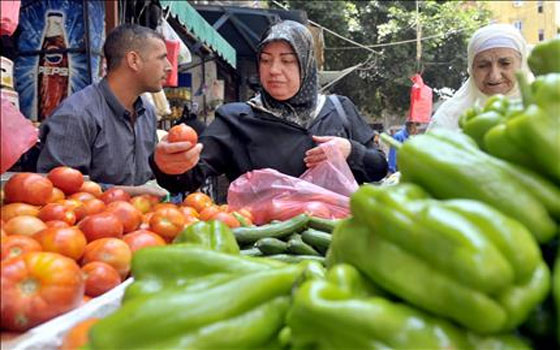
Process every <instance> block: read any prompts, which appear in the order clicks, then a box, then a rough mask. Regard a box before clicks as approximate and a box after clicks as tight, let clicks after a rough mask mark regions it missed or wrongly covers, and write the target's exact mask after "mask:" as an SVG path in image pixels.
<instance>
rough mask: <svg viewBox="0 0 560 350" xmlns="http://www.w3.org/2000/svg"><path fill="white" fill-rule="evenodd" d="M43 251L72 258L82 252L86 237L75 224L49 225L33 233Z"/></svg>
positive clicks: (77, 256) (77, 257) (76, 258)
mask: <svg viewBox="0 0 560 350" xmlns="http://www.w3.org/2000/svg"><path fill="white" fill-rule="evenodd" d="M33 238H34V239H35V240H37V242H39V244H41V247H43V250H44V251H47V252H53V253H58V254H61V255H64V256H67V257H69V258H72V259H74V260H78V259H80V258H81V257H82V255H83V254H84V250H85V248H86V244H87V242H86V237H85V236H84V234H83V233H82V231H80V229H79V228H77V227H76V226H73V227H50V228H47V229H45V230H42V231H40V232H37V233H36V234H34V235H33Z"/></svg>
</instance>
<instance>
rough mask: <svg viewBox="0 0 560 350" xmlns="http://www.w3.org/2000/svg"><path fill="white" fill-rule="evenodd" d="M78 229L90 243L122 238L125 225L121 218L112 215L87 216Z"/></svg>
mask: <svg viewBox="0 0 560 350" xmlns="http://www.w3.org/2000/svg"><path fill="white" fill-rule="evenodd" d="M78 227H79V228H80V230H82V232H83V233H84V235H85V236H86V239H87V241H88V242H92V241H95V240H96V239H99V238H109V237H112V238H122V235H123V224H122V222H121V221H120V220H119V218H118V217H117V216H116V215H115V214H112V213H106V212H103V213H99V214H93V215H88V216H86V217H85V218H84V219H83V220H82V221H80V223H79V224H78Z"/></svg>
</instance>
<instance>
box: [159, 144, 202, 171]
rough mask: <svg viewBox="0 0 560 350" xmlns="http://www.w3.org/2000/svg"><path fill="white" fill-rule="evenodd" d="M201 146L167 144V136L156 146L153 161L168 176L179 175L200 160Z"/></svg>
mask: <svg viewBox="0 0 560 350" xmlns="http://www.w3.org/2000/svg"><path fill="white" fill-rule="evenodd" d="M201 151H202V144H200V143H197V144H196V145H194V146H193V145H192V144H191V143H190V142H172V143H170V142H167V135H166V136H165V137H164V138H163V139H162V140H161V141H160V142H159V143H158V144H157V145H156V149H155V153H154V161H155V163H156V165H157V167H158V168H159V169H160V170H161V171H162V172H164V173H165V174H168V175H179V174H183V173H185V172H186V171H189V170H190V169H192V168H193V167H194V166H195V165H196V164H197V163H198V161H199V159H200V152H201Z"/></svg>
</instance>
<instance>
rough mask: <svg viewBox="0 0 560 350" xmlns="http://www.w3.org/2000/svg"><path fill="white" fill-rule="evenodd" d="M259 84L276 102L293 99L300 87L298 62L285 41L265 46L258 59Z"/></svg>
mask: <svg viewBox="0 0 560 350" xmlns="http://www.w3.org/2000/svg"><path fill="white" fill-rule="evenodd" d="M259 74H260V80H261V84H262V86H263V87H264V89H265V90H266V92H268V93H269V94H270V96H272V97H273V98H274V99H276V100H278V101H285V100H288V99H290V98H291V97H293V96H294V95H295V94H296V93H297V92H298V91H299V87H300V76H299V62H298V59H297V56H296V54H295V52H294V50H293V49H292V47H291V46H290V44H288V43H287V42H285V41H273V42H271V43H269V44H266V45H265V47H264V48H263V49H262V51H261V55H260V58H259Z"/></svg>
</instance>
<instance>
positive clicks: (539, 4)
mask: <svg viewBox="0 0 560 350" xmlns="http://www.w3.org/2000/svg"><path fill="white" fill-rule="evenodd" d="M537 12H538V13H543V2H542V1H537Z"/></svg>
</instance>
